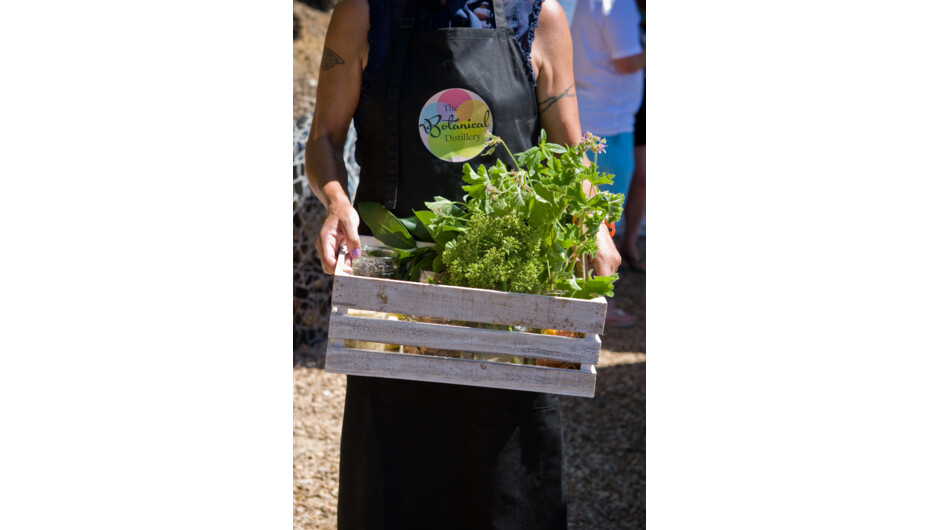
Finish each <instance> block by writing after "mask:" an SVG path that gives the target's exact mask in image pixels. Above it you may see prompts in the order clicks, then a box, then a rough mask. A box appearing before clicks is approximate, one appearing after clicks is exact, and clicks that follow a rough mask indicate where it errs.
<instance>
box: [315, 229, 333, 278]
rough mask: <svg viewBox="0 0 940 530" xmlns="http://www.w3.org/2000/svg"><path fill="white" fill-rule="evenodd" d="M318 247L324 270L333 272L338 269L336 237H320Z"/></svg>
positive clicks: (329, 272) (328, 272)
mask: <svg viewBox="0 0 940 530" xmlns="http://www.w3.org/2000/svg"><path fill="white" fill-rule="evenodd" d="M321 241H322V243H321ZM317 247H318V252H319V253H320V265H321V266H322V267H323V272H325V273H327V274H333V273H334V272H335V271H336V246H335V242H334V239H333V238H332V237H326V238H325V240H321V239H319V238H318V239H317Z"/></svg>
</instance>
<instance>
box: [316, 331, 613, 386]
mask: <svg viewBox="0 0 940 530" xmlns="http://www.w3.org/2000/svg"><path fill="white" fill-rule="evenodd" d="M326 354H327V355H326V367H325V368H326V371H327V372H331V373H342V374H348V375H364V376H372V377H386V378H391V379H409V380H416V381H429V382H435V383H450V384H458V385H470V386H481V387H487V388H505V389H509V390H526V391H531V392H549V393H552V394H564V395H568V396H580V397H594V384H595V381H596V379H597V371H596V370H595V369H594V366H593V365H589V364H584V365H582V368H581V370H566V369H563V368H548V367H544V366H523V365H514V364H504V363H494V362H486V361H475V360H471V359H450V358H443V357H433V356H429V355H415V354H407V353H388V352H374V351H363V350H356V349H351V348H346V347H344V346H342V341H336V340H333V341H330V345H329V346H328V347H327V352H326Z"/></svg>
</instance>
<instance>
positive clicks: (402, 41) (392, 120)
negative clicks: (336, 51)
mask: <svg viewBox="0 0 940 530" xmlns="http://www.w3.org/2000/svg"><path fill="white" fill-rule="evenodd" d="M416 8H417V6H416V2H415V1H414V0H410V1H409V2H407V3H406V4H405V12H404V16H403V17H402V18H401V20H400V21H399V22H398V32H397V35H396V38H395V55H394V56H393V57H392V70H391V71H392V74H391V75H390V76H389V81H388V92H387V93H386V102H387V105H386V107H385V108H386V110H387V112H388V114H387V115H386V124H387V127H388V142H387V143H388V154H387V157H386V158H387V166H386V181H385V208H386V209H388V210H392V209H394V208H395V205H396V204H397V203H398V171H399V167H400V166H399V161H398V156H399V150H398V107H399V104H398V96H399V94H401V78H402V74H403V73H404V70H405V69H404V66H405V55H406V54H407V52H408V45H409V44H410V43H411V31H412V30H413V29H414V26H415V10H416Z"/></svg>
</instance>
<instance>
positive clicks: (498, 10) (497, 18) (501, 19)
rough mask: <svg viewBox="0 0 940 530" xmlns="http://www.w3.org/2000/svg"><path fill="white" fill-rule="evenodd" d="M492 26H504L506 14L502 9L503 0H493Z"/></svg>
mask: <svg viewBox="0 0 940 530" xmlns="http://www.w3.org/2000/svg"><path fill="white" fill-rule="evenodd" d="M492 3H493V27H494V28H495V29H503V28H505V27H506V14H505V12H504V11H503V0H493V2H492Z"/></svg>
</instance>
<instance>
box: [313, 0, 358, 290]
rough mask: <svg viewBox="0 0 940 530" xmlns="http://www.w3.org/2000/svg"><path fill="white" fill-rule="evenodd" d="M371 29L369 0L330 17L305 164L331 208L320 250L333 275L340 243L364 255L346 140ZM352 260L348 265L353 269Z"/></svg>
mask: <svg viewBox="0 0 940 530" xmlns="http://www.w3.org/2000/svg"><path fill="white" fill-rule="evenodd" d="M368 31H369V9H368V4H367V2H366V0H341V1H340V2H339V3H338V4H337V5H336V8H335V9H334V11H333V16H332V18H330V26H329V29H327V33H326V40H325V42H324V47H323V58H322V59H321V61H320V78H319V84H318V85H317V106H316V110H315V111H314V114H313V125H312V126H311V129H310V137H309V140H308V142H307V151H306V155H305V163H306V168H307V178H308V180H309V181H310V188H311V189H312V190H313V193H314V194H315V195H316V196H317V198H318V199H320V202H322V203H323V205H324V206H326V208H327V217H326V220H324V222H323V228H322V229H321V230H320V234H319V237H318V238H317V252H318V253H319V255H320V263H321V264H322V265H323V270H324V271H325V272H327V273H328V274H333V273H334V272H335V270H336V266H337V264H336V255H337V253H338V252H339V247H340V246H341V245H343V244H346V245H347V248H348V250H349V253H350V254H351V255H352V256H355V257H358V255H359V247H360V244H359V234H358V230H359V216H358V214H357V213H356V211H355V209H354V208H353V207H352V203H351V202H350V200H349V193H348V186H347V179H348V175H347V174H346V165H345V164H344V162H343V144H344V143H345V142H346V132H347V131H348V130H349V123H350V121H352V116H353V113H354V112H355V111H356V105H358V103H359V87H360V83H361V82H362V69H363V67H364V65H365V61H366V57H367V56H368V43H367V34H368ZM350 261H351V258H350ZM348 264H349V261H348V262H347V263H346V264H343V265H344V266H346V267H347V268H348Z"/></svg>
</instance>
